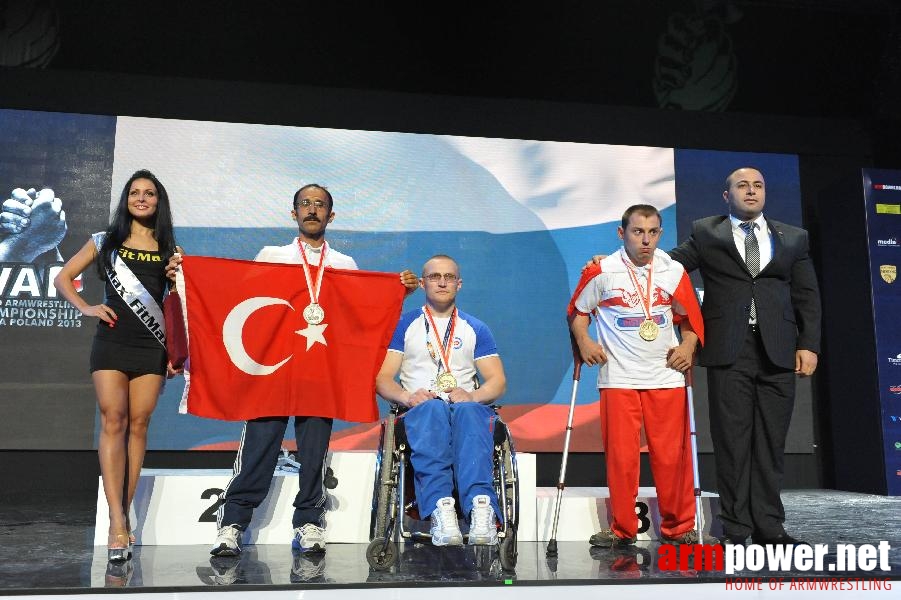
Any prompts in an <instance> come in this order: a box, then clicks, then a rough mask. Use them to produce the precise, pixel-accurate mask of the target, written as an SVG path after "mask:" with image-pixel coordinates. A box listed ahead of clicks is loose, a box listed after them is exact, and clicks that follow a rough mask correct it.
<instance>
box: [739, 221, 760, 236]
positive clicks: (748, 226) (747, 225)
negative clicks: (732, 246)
mask: <svg viewBox="0 0 901 600" xmlns="http://www.w3.org/2000/svg"><path fill="white" fill-rule="evenodd" d="M738 226H739V227H741V228H742V230H744V232H745V235H751V232H752V231H754V229H756V228H757V223H755V222H754V221H746V222H744V223H740V224H739V225H738Z"/></svg>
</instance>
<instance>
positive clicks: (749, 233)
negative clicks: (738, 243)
mask: <svg viewBox="0 0 901 600" xmlns="http://www.w3.org/2000/svg"><path fill="white" fill-rule="evenodd" d="M739 227H741V228H742V231H744V232H745V264H746V265H748V271H750V272H751V276H752V277H757V274H758V273H760V246H758V245H757V236H756V235H754V229H755V228H756V227H757V223H754V222H753V221H749V222H747V223H742V224H741V225H739ZM751 321H753V322H755V323H756V322H757V305H756V303H755V302H754V296H753V295H752V296H751Z"/></svg>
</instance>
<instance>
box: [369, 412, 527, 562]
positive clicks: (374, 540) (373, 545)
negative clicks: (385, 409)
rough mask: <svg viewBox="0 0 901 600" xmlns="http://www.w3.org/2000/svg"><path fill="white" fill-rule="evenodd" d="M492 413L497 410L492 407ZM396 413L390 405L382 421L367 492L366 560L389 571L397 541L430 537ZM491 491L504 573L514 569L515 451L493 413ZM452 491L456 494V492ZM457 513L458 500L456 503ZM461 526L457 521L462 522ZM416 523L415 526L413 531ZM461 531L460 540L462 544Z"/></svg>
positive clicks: (503, 427) (517, 482)
mask: <svg viewBox="0 0 901 600" xmlns="http://www.w3.org/2000/svg"><path fill="white" fill-rule="evenodd" d="M492 408H493V409H494V411H495V413H497V412H498V407H497V406H492ZM401 412H402V411H401V409H400V408H399V407H396V406H395V407H392V409H391V412H390V413H389V414H388V416H387V417H386V419H385V420H384V421H382V423H381V434H380V438H379V448H378V454H377V456H376V463H375V483H374V490H373V494H372V519H371V535H370V540H371V541H370V542H369V546H368V547H367V549H366V560H367V561H368V562H369V566H370V567H372V568H373V569H375V570H379V571H383V570H388V569H390V568H391V566H392V565H394V564H395V562H396V561H397V558H398V543H399V542H400V541H401V540H402V541H405V542H428V543H431V539H432V536H431V534H430V533H429V531H428V528H427V527H426V528H425V529H424V530H423V523H425V522H424V521H421V520H420V518H419V510H418V507H417V505H416V494H415V492H414V488H413V467H412V465H411V464H410V447H409V443H408V442H407V438H406V430H405V428H404V420H403V419H401V418H400V416H401ZM493 462H494V466H493V473H494V475H493V480H494V491H495V493H496V494H497V499H498V504H499V506H500V509H501V511H502V512H503V515H502V516H503V527H502V528H501V529H500V530H498V559H499V561H500V566H501V568H502V569H503V570H504V571H513V570H514V569H515V568H516V559H517V554H518V553H517V549H516V526H517V523H518V521H519V476H518V471H517V467H516V451H515V449H514V447H513V438H512V437H511V436H510V432H509V430H508V429H507V425H506V423H504V422H503V420H502V419H501V418H500V416H499V415H498V418H497V420H496V421H495V427H494V452H493ZM455 493H456V491H455ZM457 506H458V510H459V506H460V502H459V501H458V502H457ZM461 523H462V520H461ZM417 525H418V526H419V527H417ZM467 538H468V534H467V533H465V532H464V535H463V540H464V543H466V542H467Z"/></svg>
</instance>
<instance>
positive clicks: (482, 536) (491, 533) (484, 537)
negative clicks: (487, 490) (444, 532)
mask: <svg viewBox="0 0 901 600" xmlns="http://www.w3.org/2000/svg"><path fill="white" fill-rule="evenodd" d="M469 544H470V545H471V546H497V519H495V517H494V507H492V506H491V499H490V498H488V496H486V495H485V494H481V495H479V496H476V497H475V498H473V499H472V512H471V513H470V515H469Z"/></svg>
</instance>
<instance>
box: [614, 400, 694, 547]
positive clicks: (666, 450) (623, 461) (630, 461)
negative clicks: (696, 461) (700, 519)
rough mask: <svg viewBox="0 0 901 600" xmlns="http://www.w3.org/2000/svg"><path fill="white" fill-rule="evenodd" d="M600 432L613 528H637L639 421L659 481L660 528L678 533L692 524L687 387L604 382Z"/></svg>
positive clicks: (627, 531) (632, 531)
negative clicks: (641, 387) (611, 385)
mask: <svg viewBox="0 0 901 600" xmlns="http://www.w3.org/2000/svg"><path fill="white" fill-rule="evenodd" d="M600 391H601V435H602V436H603V440H604V452H605V456H606V460H607V485H608V487H609V488H610V505H611V510H612V513H613V523H612V524H611V529H613V532H614V533H616V535H618V536H620V537H623V538H630V537H634V536H635V535H636V533H637V532H638V518H637V517H636V515H635V499H636V498H637V496H638V477H639V472H640V469H641V466H640V457H641V441H640V439H641V424H642V421H644V429H645V436H646V438H647V441H648V453H649V454H650V459H651V470H652V471H653V474H654V483H655V484H656V486H657V501H658V506H659V509H660V518H661V521H660V533H661V534H662V535H665V536H667V537H676V536H679V535H682V534H683V533H685V532H687V531H690V530H691V529H694V524H695V519H694V517H695V502H694V481H693V477H692V469H691V439H690V432H689V427H688V407H687V404H686V396H685V388H672V389H656V390H627V389H620V388H602V389H601V390H600Z"/></svg>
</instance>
